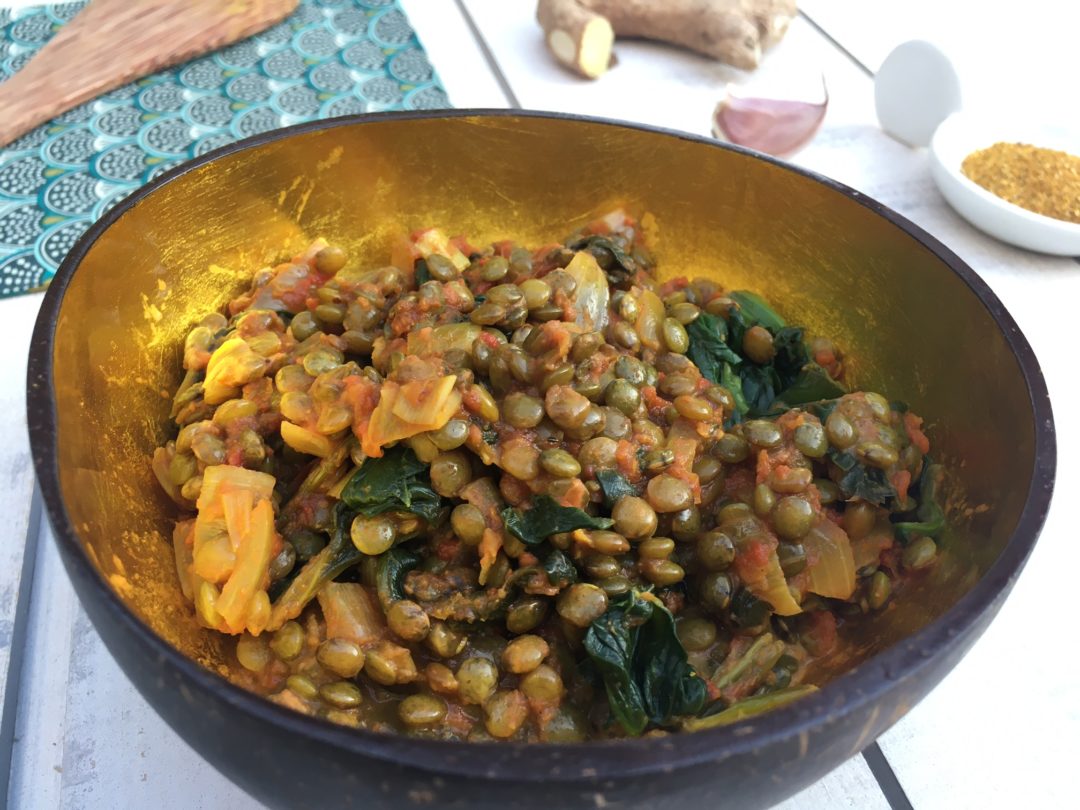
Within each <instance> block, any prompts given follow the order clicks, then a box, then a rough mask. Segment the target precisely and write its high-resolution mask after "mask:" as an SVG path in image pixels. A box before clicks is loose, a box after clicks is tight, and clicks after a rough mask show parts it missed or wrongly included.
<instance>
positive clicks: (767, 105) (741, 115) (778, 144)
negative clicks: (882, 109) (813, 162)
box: [712, 77, 829, 157]
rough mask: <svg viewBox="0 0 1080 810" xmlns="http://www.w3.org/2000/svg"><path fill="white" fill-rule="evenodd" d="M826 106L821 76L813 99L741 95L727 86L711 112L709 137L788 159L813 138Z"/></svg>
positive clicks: (827, 94) (823, 118)
mask: <svg viewBox="0 0 1080 810" xmlns="http://www.w3.org/2000/svg"><path fill="white" fill-rule="evenodd" d="M828 106H829V92H828V89H827V88H826V87H825V79H824V77H822V80H821V98H820V99H817V100H807V99H790V98H769V97H766V96H749V95H742V94H740V93H738V92H736V90H735V88H733V87H732V86H731V85H728V87H727V90H726V95H725V97H724V98H723V99H722V100H721V101H720V103H719V104H717V105H716V109H715V110H714V111H713V127H712V129H713V136H714V137H716V138H718V139H720V140H722V141H727V142H729V143H733V144H737V145H739V146H745V147H747V148H749V149H754V150H756V151H758V152H764V153H765V154H767V155H772V156H773V157H788V156H789V155H792V154H794V153H795V152H797V151H799V149H801V148H802V147H803V146H805V145H806V144H807V143H809V141H810V139H811V138H813V137H814V135H815V133H817V131H818V129H819V128H820V127H821V122H822V121H824V120H825V111H826V109H827V108H828Z"/></svg>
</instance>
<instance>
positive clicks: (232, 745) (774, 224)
mask: <svg viewBox="0 0 1080 810" xmlns="http://www.w3.org/2000/svg"><path fill="white" fill-rule="evenodd" d="M616 205H624V206H626V207H628V208H629V209H631V210H636V211H638V212H643V211H648V212H651V213H652V214H653V215H654V216H655V217H656V222H657V227H658V233H659V242H658V244H657V251H656V253H657V258H658V261H659V267H660V269H661V272H662V273H663V274H666V275H668V276H676V275H686V276H695V275H711V276H714V277H716V278H717V279H720V280H723V282H724V283H725V285H727V286H729V287H733V288H739V287H742V288H749V289H753V290H757V291H760V292H763V293H765V294H767V295H768V296H769V298H770V299H771V300H772V301H773V302H775V303H776V304H777V305H778V307H779V309H780V311H781V312H782V313H783V314H784V315H785V316H787V317H788V318H789V320H790V321H792V322H795V323H800V324H805V325H807V326H808V327H809V329H810V330H811V331H812V332H814V333H817V334H827V335H829V336H831V337H832V338H833V339H834V340H835V341H836V343H837V344H838V345H839V346H841V347H843V348H844V349H845V351H846V352H847V358H848V359H847V361H846V365H847V367H848V374H849V375H850V379H851V381H852V382H854V384H856V385H857V386H860V387H863V388H865V389H867V390H876V391H880V392H882V393H884V394H885V395H886V396H889V397H892V398H900V399H904V400H906V401H907V402H908V403H909V404H910V406H911V407H912V408H913V409H914V410H915V411H917V412H918V413H920V414H923V415H925V416H927V417H928V418H929V419H930V422H929V433H930V436H931V440H932V442H933V445H934V448H935V449H934V453H935V456H936V458H937V459H938V460H940V461H944V462H945V463H946V464H947V465H949V466H950V468H951V470H952V473H953V475H952V486H953V490H954V500H957V501H958V502H959V503H960V506H961V507H963V506H967V507H970V508H971V510H970V512H969V513H968V514H967V516H966V517H963V516H962V515H961V517H959V518H958V519H957V522H956V526H955V532H954V539H953V542H952V543H951V544H950V545H949V547H948V548H946V549H944V550H943V552H942V554H941V559H940V562H939V564H938V565H936V566H935V567H934V568H933V569H932V572H931V573H930V574H928V575H926V576H924V577H922V578H921V579H920V580H918V583H917V584H916V585H914V586H912V587H911V588H908V589H905V592H904V594H903V595H902V597H901V598H898V599H896V600H895V601H894V604H893V605H892V606H891V607H890V609H889V610H886V611H883V612H881V613H880V614H877V615H875V616H874V617H873V618H871V619H870V620H868V621H867V622H865V623H863V624H862V625H861V626H860V627H861V630H860V631H859V633H858V637H857V638H856V639H855V645H856V646H855V649H856V650H857V652H858V654H857V656H856V657H855V659H854V666H853V667H852V668H851V669H850V670H849V671H847V672H845V673H842V674H839V675H837V676H836V677H835V678H833V679H832V680H831V681H830V682H829V683H827V684H826V685H825V686H824V688H822V689H821V690H820V691H819V692H817V693H816V694H814V695H811V696H809V697H807V698H806V699H804V700H801V701H799V702H797V703H795V704H793V705H791V706H789V707H786V708H783V709H780V710H778V711H776V712H773V713H771V714H768V715H765V716H762V717H759V718H754V719H752V720H748V721H744V722H742V723H739V724H736V725H733V726H729V727H725V728H720V729H715V730H711V731H706V732H700V733H696V734H675V735H670V736H661V737H648V738H642V739H634V740H624V741H606V742H603V741H601V742H593V743H588V744H580V745H526V744H518V743H496V744H485V743H475V744H466V743H449V742H440V741H433V740H420V739H412V738H408V737H404V736H390V735H382V734H377V733H372V732H367V731H364V730H353V729H348V728H343V727H339V726H335V725H333V724H331V723H328V722H325V721H323V720H320V719H318V718H312V717H306V716H303V715H300V714H297V713H294V712H292V711H290V710H288V709H285V708H282V707H280V706H277V705H275V704H272V703H270V702H269V701H267V700H265V699H263V698H260V697H258V696H256V695H254V694H250V693H248V692H245V691H243V690H242V689H240V688H238V687H236V686H234V685H233V684H231V683H230V682H229V681H228V680H227V679H226V678H225V677H224V675H225V674H226V673H227V671H228V668H229V666H230V661H231V660H232V652H231V649H232V645H231V644H230V643H228V641H226V640H224V639H223V638H221V637H219V636H217V635H216V634H212V633H208V632H206V631H204V630H202V629H200V628H199V627H198V626H197V624H196V622H195V620H194V617H193V615H192V611H191V609H190V606H189V605H187V604H186V603H185V602H184V600H183V597H182V596H181V594H180V589H179V587H178V586H177V584H176V580H175V571H174V565H173V560H172V551H171V547H170V544H169V542H168V540H167V538H168V537H169V535H170V520H171V518H172V517H173V514H174V513H173V510H172V509H171V508H170V506H169V503H168V501H167V500H166V498H165V497H164V496H163V495H162V494H161V493H160V492H159V490H158V486H157V485H156V482H155V481H154V478H153V475H152V474H151V472H150V465H149V461H150V455H151V452H152V450H153V448H154V447H155V446H157V445H159V444H161V443H163V442H164V441H165V440H166V439H167V438H169V428H170V423H169V419H168V411H169V392H171V391H173V390H174V389H175V387H176V384H177V383H178V381H179V370H180V368H181V365H180V358H181V350H182V342H183V336H184V335H185V334H186V332H187V330H188V329H189V328H190V327H191V325H192V324H193V323H194V322H195V321H196V320H197V319H198V318H199V317H200V316H201V315H202V314H203V313H205V312H207V311H210V310H213V309H215V308H219V307H221V306H222V305H223V304H224V302H225V301H227V300H228V299H229V298H230V297H231V296H233V295H234V294H235V293H236V292H237V291H238V289H240V288H241V287H242V286H244V285H245V283H246V282H247V280H248V279H250V275H251V273H252V271H253V269H255V268H258V267H261V266H264V265H266V264H269V263H272V262H274V261H276V260H279V259H280V257H282V256H288V255H290V254H292V253H294V252H296V251H298V250H299V249H301V248H302V247H304V246H306V244H307V243H308V242H309V241H310V240H311V239H312V238H314V237H317V236H323V237H325V238H327V239H328V240H330V241H332V242H337V243H340V244H342V245H344V246H345V247H346V249H347V250H348V251H349V252H350V254H351V255H352V256H354V257H357V258H358V259H360V260H361V261H362V262H364V263H367V264H370V265H373V266H378V265H380V264H385V263H386V261H387V258H388V256H389V254H390V250H391V246H392V244H393V243H394V240H395V239H396V238H399V237H400V236H401V235H402V234H404V233H406V232H407V231H409V230H411V229H415V228H419V227H424V226H430V225H435V224H437V225H440V226H442V227H443V228H445V229H447V230H448V231H450V232H452V233H467V234H469V235H470V237H472V238H473V239H474V240H475V241H476V242H477V243H481V242H483V241H485V240H491V239H495V238H500V237H505V236H507V235H512V236H513V237H514V238H515V239H517V240H518V241H520V242H523V243H528V244H542V243H545V242H549V241H551V240H553V239H559V238H561V237H562V236H563V235H565V234H567V233H568V232H570V231H571V230H573V229H574V228H576V227H578V226H580V225H582V224H584V223H585V222H587V221H588V220H589V219H590V218H592V217H594V216H595V215H597V214H599V213H604V212H605V211H607V210H610V209H611V208H612V207H614V206H616ZM28 400H29V401H28V407H29V421H30V433H31V441H32V446H33V454H34V462H35V465H36V469H37V474H38V477H39V480H40V482H41V486H42V490H43V493H44V498H45V502H46V505H47V509H48V514H49V519H50V521H51V523H52V526H53V529H54V532H55V535H56V539H57V542H58V544H59V547H60V550H61V553H62V557H63V560H64V564H65V566H66V568H67V571H68V573H69V575H70V577H71V579H72V582H73V583H74V585H75V588H76V590H77V592H78V594H79V597H80V599H81V600H82V603H83V605H84V606H85V608H86V611H87V613H88V614H89V616H90V618H91V620H92V621H93V623H94V625H95V627H96V628H97V630H98V632H99V633H100V634H101V636H102V638H103V639H104V641H105V643H106V645H107V646H108V648H109V650H110V652H111V653H112V654H113V655H114V656H115V658H116V659H117V661H118V662H119V664H120V666H121V667H122V668H123V670H124V671H125V673H126V674H127V675H128V677H129V678H131V680H132V681H133V682H134V684H135V685H136V687H137V688H138V689H139V691H140V692H141V693H142V695H143V696H144V697H145V698H146V699H147V700H148V701H149V702H150V703H151V704H152V705H153V706H154V708H155V709H156V710H157V711H158V712H159V713H160V714H161V716H162V717H163V718H164V719H165V720H166V721H167V722H168V723H169V724H170V725H171V726H172V727H173V728H174V729H176V731H177V732H178V733H179V734H180V735H181V736H182V737H183V738H184V739H185V740H186V741H187V742H188V743H190V744H191V745H192V746H193V747H194V748H195V749H197V750H198V751H199V752H200V753H201V754H202V755H203V756H204V757H205V758H206V759H207V760H208V761H209V762H210V763H211V764H212V765H213V766H214V767H216V768H218V769H219V770H220V771H222V772H223V773H224V774H225V775H226V776H228V777H229V778H231V779H233V780H234V781H235V782H236V783H237V784H239V785H240V786H241V787H243V788H244V789H246V790H248V791H249V792H250V793H252V794H253V795H254V796H256V797H258V798H259V799H261V800H262V801H264V802H267V803H268V804H271V805H275V806H282V807H288V806H293V807H295V806H318V807H337V806H362V807H365V808H383V807H401V806H409V805H412V804H417V805H423V804H436V805H438V806H443V807H458V806H460V807H465V806H467V807H469V808H477V809H478V808H496V807H498V808H515V807H522V808H531V807H536V808H540V807H544V808H549V807H564V808H577V807H581V808H595V807H598V806H605V805H606V806H618V807H637V806H642V807H656V806H660V802H661V801H663V802H664V803H665V805H667V803H668V802H670V803H671V804H670V806H681V807H687V808H697V807H710V808H713V807H718V806H738V807H754V806H766V805H769V804H772V803H774V802H776V801H779V800H781V799H783V798H784V797H785V796H788V795H791V794H792V793H794V792H796V791H797V790H799V789H801V788H803V787H804V786H806V785H808V784H810V783H811V782H813V781H815V780H816V779H818V778H820V777H821V776H822V775H823V774H825V773H826V772H827V771H829V770H830V769H832V768H833V767H835V766H836V765H838V764H840V763H841V762H843V761H844V760H846V759H847V758H849V757H851V756H853V755H855V754H857V753H858V752H859V751H860V750H862V749H863V748H864V747H865V746H866V745H868V744H869V743H870V742H871V741H873V740H874V739H875V738H876V737H877V736H878V735H879V734H880V733H881V732H883V731H884V730H885V729H887V728H888V727H889V726H890V725H892V724H893V723H895V722H896V721H897V720H898V719H899V718H900V717H902V716H903V715H904V713H905V712H907V711H908V710H909V709H910V708H911V707H912V706H913V705H914V704H915V703H916V702H918V700H919V699H920V698H921V697H922V696H923V695H925V694H926V693H927V692H928V691H929V690H930V689H931V688H932V687H933V686H934V685H935V684H936V683H937V682H938V681H939V680H940V679H941V678H942V677H943V676H944V675H945V673H946V672H948V671H949V670H950V669H951V668H952V667H953V666H954V665H955V664H956V662H957V661H958V660H959V659H960V658H961V656H962V655H963V654H964V653H965V652H966V650H967V649H968V648H969V647H970V646H971V644H972V643H973V642H974V641H975V639H976V638H977V637H978V636H979V635H980V634H981V633H982V631H983V630H984V629H985V628H986V626H987V625H988V623H989V622H990V620H991V619H992V618H993V616H994V615H995V614H996V612H997V611H998V609H999V607H1000V606H1001V604H1002V602H1003V600H1004V599H1005V596H1006V594H1007V593H1008V592H1009V590H1010V589H1011V587H1012V585H1013V583H1014V581H1015V580H1016V577H1017V576H1018V575H1019V572H1020V569H1021V567H1022V566H1023V564H1024V561H1025V559H1026V558H1027V556H1028V554H1029V552H1030V551H1031V549H1032V546H1033V545H1034V543H1035V539H1036V537H1037V535H1038V532H1039V530H1040V528H1041V526H1042V523H1043V519H1044V517H1045V514H1046V509H1047V506H1048V503H1049V500H1050V494H1051V489H1052V485H1053V477H1054V465H1055V444H1054V428H1053V421H1052V416H1051V411H1050V405H1049V402H1048V399H1047V393H1046V388H1045V385H1044V382H1043V378H1042V375H1041V372H1040V370H1039V367H1038V364H1037V362H1036V360H1035V357H1034V356H1033V354H1032V351H1031V349H1030V347H1029V346H1028V344H1027V342H1026V340H1025V339H1024V337H1023V336H1022V335H1021V333H1020V331H1019V329H1018V328H1017V326H1016V324H1015V323H1014V322H1013V320H1012V318H1011V317H1010V316H1009V315H1008V313H1007V312H1006V311H1005V309H1004V307H1003V306H1002V305H1001V302H1000V301H998V299H997V298H996V297H995V296H994V294H993V293H992V292H991V291H990V289H989V288H988V287H987V286H986V285H985V284H984V283H983V282H982V281H981V280H980V279H979V278H978V277H977V276H976V275H975V273H973V272H972V271H971V269H970V268H968V267H967V266H966V265H964V264H963V262H961V261H960V260H959V259H958V258H957V257H956V256H955V255H954V254H953V253H952V252H950V251H949V250H948V249H946V248H945V247H944V246H942V245H941V244H940V243H939V242H937V241H936V240H935V239H934V238H933V237H931V236H929V235H928V234H926V233H925V232H923V231H922V230H920V229H919V228H917V227H915V226H914V225H912V224H911V223H910V222H908V221H907V220H905V219H903V218H902V217H900V216H899V215H897V214H895V213H893V212H892V211H889V210H888V209H886V208H885V207H883V206H881V205H880V204H878V203H876V202H874V201H872V200H869V199H867V198H866V197H864V196H863V195H861V194H859V193H858V192H855V191H853V190H851V189H849V188H846V187H844V186H841V185H839V184H837V183H835V182H833V181H830V180H827V179H824V178H821V177H817V176H814V175H812V174H809V173H807V172H804V171H800V170H798V169H794V168H792V167H790V166H787V165H784V164H781V163H779V162H777V161H773V160H770V159H767V158H763V157H761V156H758V155H754V154H750V153H748V152H745V151H742V150H739V149H738V148H733V147H728V146H722V145H718V144H717V143H715V142H712V141H708V140H704V139H700V138H695V137H690V136H686V135H679V134H676V133H671V132H665V131H660V130H655V129H646V128H642V127H635V126H630V125H625V124H619V123H614V122H604V121H597V120H590V119H585V118H574V117H566V116H556V115H540V114H532V113H522V112H506V111H503V112H498V111H462V112H455V113H437V114H427V113H413V114H381V115H371V116H363V117H356V118H344V119H335V120H331V121H324V122H320V123H315V124H309V125H303V126H299V127H294V128H291V129H286V130H281V131H277V132H272V133H268V134H265V135H261V136H257V137H255V138H252V139H249V140H247V141H244V142H241V143H238V144H235V145H232V146H229V147H225V148H223V149H221V150H219V151H217V152H214V153H211V154H209V155H207V156H205V157H202V158H199V159H197V160H194V161H192V162H190V163H188V164H185V165H184V166H182V167H180V168H178V169H176V170H174V171H172V172H170V173H168V174H166V175H165V176H163V177H162V178H160V179H159V180H157V181H155V182H154V183H152V184H150V185H149V186H147V187H145V188H143V189H142V190H140V191H138V192H136V193H135V194H134V195H132V196H131V197H129V198H128V199H127V200H125V201H124V202H122V203H121V204H119V205H118V206H116V207H115V208H114V209H112V210H111V211H110V212H109V213H108V214H107V215H106V216H105V217H104V218H103V219H101V220H100V221H99V222H98V223H97V224H96V225H94V226H93V227H92V228H91V229H90V230H89V231H88V233H87V234H86V235H85V236H84V237H83V239H82V240H81V241H80V242H79V243H78V244H77V245H76V246H75V248H74V249H73V250H72V251H71V253H70V254H69V256H68V257H67V259H66V260H65V262H64V264H63V266H62V267H61V268H60V271H59V272H58V274H57V276H56V278H55V280H54V281H53V283H52V286H51V288H50V290H49V292H48V294H47V296H46V298H45V302H44V304H43V307H42V311H41V315H40V318H39V320H38V323H37V327H36V330H35V334H34V343H33V349H32V352H31V357H30V370H29V397H28ZM981 505H985V506H986V509H974V507H977V506H981ZM961 511H962V510H961Z"/></svg>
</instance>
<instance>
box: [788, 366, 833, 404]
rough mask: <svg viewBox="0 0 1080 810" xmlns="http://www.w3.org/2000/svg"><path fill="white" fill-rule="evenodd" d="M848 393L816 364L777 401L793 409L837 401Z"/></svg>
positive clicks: (799, 377) (801, 375) (804, 370)
mask: <svg viewBox="0 0 1080 810" xmlns="http://www.w3.org/2000/svg"><path fill="white" fill-rule="evenodd" d="M846 393H847V389H846V388H844V386H842V385H841V384H840V383H838V382H837V381H836V380H834V379H833V378H832V377H830V376H829V373H828V372H827V371H826V370H825V369H823V368H822V367H821V366H819V365H817V364H816V363H809V364H807V365H806V366H804V367H803V368H802V370H801V371H800V372H799V373H798V375H797V376H796V377H795V379H794V380H792V381H791V382H790V383H789V384H788V386H787V387H786V388H785V389H784V390H783V391H781V392H780V393H779V394H778V395H777V397H776V399H777V401H778V402H780V403H782V404H783V405H785V406H787V407H788V408H793V407H795V406H796V405H806V404H807V403H810V402H818V401H820V400H823V399H835V398H837V397H842V396H843V395H844V394H846Z"/></svg>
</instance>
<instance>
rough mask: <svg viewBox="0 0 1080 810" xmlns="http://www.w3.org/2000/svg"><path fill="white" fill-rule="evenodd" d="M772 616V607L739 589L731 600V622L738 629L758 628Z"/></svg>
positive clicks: (745, 589) (747, 590) (746, 589)
mask: <svg viewBox="0 0 1080 810" xmlns="http://www.w3.org/2000/svg"><path fill="white" fill-rule="evenodd" d="M770 616H772V605H770V604H769V603H768V602H766V601H765V600H764V599H758V598H757V597H756V596H754V594H753V593H752V592H751V591H750V589H749V588H740V589H739V590H737V591H736V592H735V596H733V597H732V599H731V620H732V621H733V622H734V623H735V624H736V625H738V626H739V627H758V626H760V625H762V624H764V623H765V622H767V621H768V620H769V617H770Z"/></svg>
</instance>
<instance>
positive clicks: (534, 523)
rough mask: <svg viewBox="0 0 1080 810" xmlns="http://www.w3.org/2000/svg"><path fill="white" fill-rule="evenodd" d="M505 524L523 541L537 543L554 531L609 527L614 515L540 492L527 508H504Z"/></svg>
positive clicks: (503, 517) (556, 532)
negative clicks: (590, 511) (590, 510)
mask: <svg viewBox="0 0 1080 810" xmlns="http://www.w3.org/2000/svg"><path fill="white" fill-rule="evenodd" d="M502 519H503V524H504V525H505V526H506V528H507V529H508V530H509V531H510V532H511V533H512V534H513V535H514V536H515V537H517V538H518V539H519V540H521V542H523V543H525V544H526V545H530V546H535V545H536V544H537V543H540V542H542V541H543V540H545V539H546V538H548V537H550V536H551V535H553V534H561V533H562V532H570V531H573V530H574V529H607V528H610V527H611V525H612V524H613V523H614V521H613V520H611V519H610V518H597V517H593V516H592V515H590V514H588V513H587V512H584V511H582V510H581V509H578V508H576V507H573V506H562V505H561V504H559V503H558V502H557V501H556V500H555V499H554V498H552V497H551V496H550V495H537V496H536V497H535V498H533V502H532V506H530V507H528V508H527V509H525V510H524V511H522V510H521V509H515V508H514V507H507V508H506V509H504V510H503V511H502Z"/></svg>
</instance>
